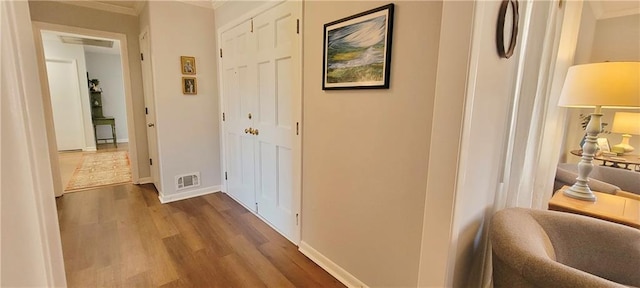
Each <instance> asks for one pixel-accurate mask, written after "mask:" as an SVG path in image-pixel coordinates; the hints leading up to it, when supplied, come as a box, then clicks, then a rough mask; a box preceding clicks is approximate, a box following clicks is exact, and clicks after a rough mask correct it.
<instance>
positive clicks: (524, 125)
mask: <svg viewBox="0 0 640 288" xmlns="http://www.w3.org/2000/svg"><path fill="white" fill-rule="evenodd" d="M521 3H522V2H521ZM522 5H527V6H528V8H529V9H528V10H527V12H529V13H528V14H526V15H525V21H524V22H525V25H524V28H523V31H524V33H523V34H524V35H523V37H525V38H524V39H523V42H522V46H521V51H520V53H521V55H526V57H521V59H520V63H519V71H518V79H517V84H516V89H515V91H514V97H515V100H514V102H513V107H512V113H511V120H510V121H511V125H510V131H509V137H508V139H507V143H506V144H505V147H506V152H505V164H504V174H503V181H504V182H503V187H502V189H501V190H500V191H498V193H496V198H495V202H494V204H495V205H494V207H493V208H494V209H493V210H494V212H495V211H498V210H501V209H504V208H509V207H525V208H534V209H545V210H546V209H547V202H548V201H549V199H550V198H551V194H552V192H553V179H554V175H555V172H556V166H557V165H558V160H559V156H560V151H561V149H562V142H563V140H564V130H565V125H564V123H565V117H566V110H565V109H564V108H560V107H558V106H557V103H558V97H559V96H560V91H561V89H562V85H563V83H564V77H565V75H566V73H567V70H568V69H569V67H570V66H571V65H572V64H573V57H574V54H575V49H576V44H577V39H578V32H579V29H580V27H579V26H580V17H581V13H582V5H583V3H582V1H564V7H562V8H561V7H560V6H559V3H558V2H555V1H540V2H538V1H530V2H524V3H523V4H522ZM541 19H542V20H541ZM536 21H547V23H546V27H547V29H546V31H545V32H544V34H533V33H528V32H529V31H528V29H527V28H528V27H529V26H530V25H535V22H536ZM537 24H538V25H540V23H537ZM540 43H543V45H540ZM488 245H490V243H489V244H488ZM485 260H486V261H485V263H484V267H485V268H484V271H485V273H484V274H483V287H491V286H492V283H491V277H492V269H491V257H486V258H485Z"/></svg>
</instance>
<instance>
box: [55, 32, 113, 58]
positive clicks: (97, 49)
mask: <svg viewBox="0 0 640 288" xmlns="http://www.w3.org/2000/svg"><path fill="white" fill-rule="evenodd" d="M59 35H63V36H72V37H78V38H86V39H99V40H109V41H113V47H111V48H106V47H99V46H91V45H82V46H84V51H85V52H87V53H98V54H111V55H120V41H118V40H114V39H107V38H98V37H89V36H84V35H78V34H72V33H62V32H54V31H42V41H43V42H45V45H46V42H58V43H62V41H61V40H60V37H58V36H59ZM68 45H79V44H68Z"/></svg>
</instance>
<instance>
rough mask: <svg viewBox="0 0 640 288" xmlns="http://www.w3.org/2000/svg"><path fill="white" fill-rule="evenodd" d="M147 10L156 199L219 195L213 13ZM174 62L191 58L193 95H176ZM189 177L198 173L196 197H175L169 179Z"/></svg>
mask: <svg viewBox="0 0 640 288" xmlns="http://www.w3.org/2000/svg"><path fill="white" fill-rule="evenodd" d="M148 6H149V19H150V20H149V21H150V27H151V37H150V39H151V59H152V63H153V79H154V94H155V96H154V97H155V106H156V131H157V133H158V152H159V158H160V161H161V162H160V173H161V175H162V177H161V178H162V179H161V181H162V185H161V187H162V191H160V192H161V199H163V200H164V201H170V200H172V199H169V198H170V197H173V196H175V194H178V193H183V192H184V193H196V194H197V193H200V192H202V193H205V192H217V191H220V185H221V184H222V182H221V181H222V179H221V172H220V135H219V134H220V131H219V125H220V118H219V117H218V114H219V112H218V91H217V89H218V88H217V87H218V86H217V85H216V83H217V69H216V66H215V58H216V57H217V55H218V54H217V53H215V51H216V41H215V37H216V36H215V32H214V31H215V30H214V29H213V28H214V20H213V18H214V14H213V10H211V9H204V8H202V7H198V6H195V5H189V4H186V3H182V2H178V1H157V2H150V3H149V5H148ZM145 17H146V16H145ZM180 56H193V57H195V58H196V72H197V74H196V75H193V76H195V77H196V79H197V88H198V91H197V92H198V93H197V95H183V94H182V84H181V83H182V82H181V79H182V76H183V75H182V73H181V71H180V69H179V68H180ZM184 76H186V75H184ZM192 172H200V186H199V187H196V188H195V190H196V191H200V192H194V189H191V190H184V191H176V188H175V187H176V185H175V176H177V175H184V174H189V173H192ZM183 195H184V194H183ZM191 196H193V195H191ZM167 197H169V198H167Z"/></svg>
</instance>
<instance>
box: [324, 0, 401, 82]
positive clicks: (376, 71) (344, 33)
mask: <svg viewBox="0 0 640 288" xmlns="http://www.w3.org/2000/svg"><path fill="white" fill-rule="evenodd" d="M393 7H394V6H393V4H389V5H385V6H382V7H378V8H376V9H373V10H369V11H366V12H363V13H360V14H356V15H353V16H351V17H347V18H344V19H340V20H338V21H334V22H331V23H328V24H325V25H324V55H323V56H324V57H323V60H324V61H323V63H324V69H323V71H322V78H323V79H322V89H323V90H330V89H388V88H389V74H390V71H389V68H390V64H391V38H392V37H391V35H392V31H393Z"/></svg>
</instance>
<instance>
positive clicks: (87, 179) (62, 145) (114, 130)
mask: <svg viewBox="0 0 640 288" xmlns="http://www.w3.org/2000/svg"><path fill="white" fill-rule="evenodd" d="M34 26H35V29H34V30H35V31H34V33H35V36H36V37H35V38H36V44H37V45H36V47H37V48H39V53H38V54H39V55H38V56H40V57H39V60H40V61H39V64H40V67H41V80H42V83H43V84H42V85H43V100H44V101H43V102H44V110H45V121H46V122H47V134H48V140H49V141H48V142H49V143H48V144H49V152H50V157H51V159H50V160H51V166H52V171H53V174H54V175H53V176H54V177H53V178H54V188H55V189H56V191H55V192H56V193H55V194H56V196H61V195H62V194H63V193H68V192H76V191H82V190H87V189H92V188H96V187H101V186H110V185H118V184H124V183H131V182H133V183H136V181H138V179H137V178H138V170H137V167H138V166H137V161H136V160H137V157H136V149H135V147H136V145H135V130H134V125H133V109H132V99H131V98H132V96H131V87H130V86H131V85H130V80H129V76H128V75H129V70H128V69H129V67H128V59H127V52H126V51H127V49H126V47H127V46H126V36H125V35H121V34H118V33H109V32H103V31H94V30H88V29H81V28H75V27H67V26H61V25H54V24H47V23H34ZM38 44H39V45H38Z"/></svg>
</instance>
